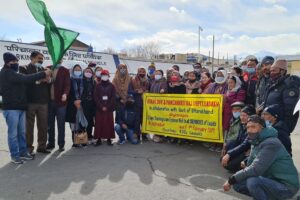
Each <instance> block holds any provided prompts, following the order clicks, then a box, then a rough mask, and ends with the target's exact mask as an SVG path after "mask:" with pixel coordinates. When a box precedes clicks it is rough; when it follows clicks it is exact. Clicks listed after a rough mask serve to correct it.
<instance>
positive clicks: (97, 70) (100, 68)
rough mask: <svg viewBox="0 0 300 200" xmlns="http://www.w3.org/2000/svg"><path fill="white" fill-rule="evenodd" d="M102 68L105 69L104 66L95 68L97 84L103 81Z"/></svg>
mask: <svg viewBox="0 0 300 200" xmlns="http://www.w3.org/2000/svg"><path fill="white" fill-rule="evenodd" d="M102 70H103V68H102V67H100V66H98V67H96V68H95V76H94V81H95V84H98V83H100V82H101V71H102Z"/></svg>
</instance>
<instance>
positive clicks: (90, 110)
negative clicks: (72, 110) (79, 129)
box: [81, 67, 95, 144]
mask: <svg viewBox="0 0 300 200" xmlns="http://www.w3.org/2000/svg"><path fill="white" fill-rule="evenodd" d="M93 76H94V73H93V69H92V68H90V67H88V68H86V69H85V70H84V71H83V93H82V98H81V99H82V100H81V105H82V109H83V113H84V116H85V118H86V120H87V122H88V126H87V128H86V131H87V134H88V139H89V143H90V144H91V143H92V139H93V135H92V133H93V126H94V117H95V102H94V86H95V82H94V81H93Z"/></svg>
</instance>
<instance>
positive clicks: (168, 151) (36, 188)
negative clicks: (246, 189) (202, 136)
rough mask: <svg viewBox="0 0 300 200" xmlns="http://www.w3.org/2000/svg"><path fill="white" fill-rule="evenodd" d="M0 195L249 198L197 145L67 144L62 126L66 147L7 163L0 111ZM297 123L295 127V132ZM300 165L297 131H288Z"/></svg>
mask: <svg viewBox="0 0 300 200" xmlns="http://www.w3.org/2000/svg"><path fill="white" fill-rule="evenodd" d="M0 129H1V130H2V131H1V133H0V136H1V137H0V158H1V159H0V199H1V200H2V199H3V200H54V199H55V200H63V199H65V200H69V199H70V200H71V199H72V200H77V199H78V200H79V199H114V200H119V199H120V200H123V199H124V200H127V199H128V200H129V199H130V200H135V199H139V200H140V199H143V200H148V199H149V200H150V199H151V200H158V199H163V200H167V199H170V200H175V199H176V200H177V199H178V200H184V199H186V200H196V199H201V200H202V199H222V200H232V199H249V198H247V197H245V196H242V195H239V194H237V193H235V192H234V191H233V190H232V191H230V192H229V193H224V192H223V189H222V185H223V183H224V182H225V181H226V180H227V178H228V177H229V176H230V174H229V173H227V172H226V171H225V170H224V169H223V168H222V167H221V166H220V164H219V156H218V154H217V153H215V152H210V151H209V150H208V149H206V148H205V147H202V145H201V144H194V145H188V144H184V145H177V144H167V143H164V144H156V143H153V142H144V143H143V144H140V145H131V144H125V145H122V146H120V145H117V144H115V145H114V146H112V147H111V146H108V145H106V144H105V143H104V144H103V145H102V146H99V147H95V146H88V147H87V148H80V149H74V148H72V147H71V137H70V135H71V132H70V130H69V127H68V125H66V130H67V132H66V134H67V137H66V142H67V144H66V151H65V152H63V153H59V152H58V151H57V150H58V149H54V150H53V151H52V153H51V154H49V155H43V154H37V155H36V158H35V160H33V161H27V162H26V163H25V164H23V165H15V164H12V163H10V157H9V153H8V146H7V128H6V125H5V121H4V119H3V116H2V114H1V113H0ZM299 130H300V126H297V129H296V131H295V132H299ZM292 140H293V144H294V145H293V151H294V153H293V154H294V159H295V163H296V166H297V168H298V169H299V168H300V156H299V155H300V154H299V152H300V146H297V145H296V144H298V143H299V142H300V134H299V133H298V134H297V133H296V134H293V136H292Z"/></svg>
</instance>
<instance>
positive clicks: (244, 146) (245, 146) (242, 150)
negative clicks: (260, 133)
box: [227, 136, 251, 159]
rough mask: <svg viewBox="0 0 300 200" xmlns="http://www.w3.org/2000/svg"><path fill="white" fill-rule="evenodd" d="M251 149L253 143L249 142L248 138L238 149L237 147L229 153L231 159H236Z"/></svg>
mask: <svg viewBox="0 0 300 200" xmlns="http://www.w3.org/2000/svg"><path fill="white" fill-rule="evenodd" d="M250 149H251V143H250V140H249V137H248V136H247V137H246V138H245V139H244V141H243V142H242V143H241V144H240V145H239V146H237V147H235V148H234V149H231V150H229V151H228V152H227V153H228V154H229V156H230V159H232V158H235V157H237V156H239V155H241V154H243V153H245V152H246V151H248V150H250Z"/></svg>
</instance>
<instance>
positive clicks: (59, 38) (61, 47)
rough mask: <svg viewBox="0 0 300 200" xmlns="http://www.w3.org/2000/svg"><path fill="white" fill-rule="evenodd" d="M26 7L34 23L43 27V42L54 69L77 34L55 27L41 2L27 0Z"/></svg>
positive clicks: (38, 0)
mask: <svg viewBox="0 0 300 200" xmlns="http://www.w3.org/2000/svg"><path fill="white" fill-rule="evenodd" d="M27 5H28V8H29V9H30V11H31V13H32V15H33V17H34V18H35V19H36V21H37V22H39V23H40V24H42V25H43V26H44V27H45V30H44V35H45V42H46V45H47V47H48V51H49V54H50V56H51V58H52V62H53V66H54V67H55V66H56V65H57V64H58V62H59V61H60V60H61V59H62V58H63V56H64V54H65V53H66V51H67V50H68V49H69V48H70V46H71V45H72V43H73V42H74V40H75V39H76V38H77V37H78V35H79V33H77V32H74V31H71V30H67V29H63V28H59V27H56V25H55V23H54V21H53V20H52V18H51V17H50V15H49V13H48V10H47V7H46V5H45V3H44V2H43V1H40V0H27Z"/></svg>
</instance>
